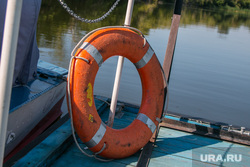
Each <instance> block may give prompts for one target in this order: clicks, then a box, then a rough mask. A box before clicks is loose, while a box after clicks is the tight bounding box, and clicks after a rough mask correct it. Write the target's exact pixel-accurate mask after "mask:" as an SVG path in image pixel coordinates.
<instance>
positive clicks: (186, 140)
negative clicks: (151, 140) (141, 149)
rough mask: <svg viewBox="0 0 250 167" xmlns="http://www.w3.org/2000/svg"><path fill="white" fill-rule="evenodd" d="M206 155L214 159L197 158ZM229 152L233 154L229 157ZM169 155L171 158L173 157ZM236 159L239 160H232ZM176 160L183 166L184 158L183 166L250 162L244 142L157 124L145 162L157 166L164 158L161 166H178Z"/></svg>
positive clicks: (244, 164) (229, 164)
mask: <svg viewBox="0 0 250 167" xmlns="http://www.w3.org/2000/svg"><path fill="white" fill-rule="evenodd" d="M209 155H215V161H209V160H208V161H206V162H202V161H201V160H206V157H207V156H209ZM161 156H162V157H161ZM218 156H221V157H222V158H223V159H224V161H223V160H220V159H216V158H219V157H218ZM230 156H231V157H232V156H234V157H233V159H232V158H230ZM235 156H236V157H235ZM240 156H241V159H240ZM227 157H228V158H227ZM234 158H237V159H234ZM173 159H175V160H174V161H173ZM212 160H213V159H212ZM236 160H238V161H239V160H240V161H239V162H236ZM160 161H162V162H160ZM176 161H178V162H176ZM179 161H180V162H181V163H180V166H183V161H186V163H184V164H185V165H186V166H192V165H193V166H211V165H215V166H248V165H249V164H250V150H249V147H248V146H244V145H239V144H234V143H230V142H224V141H221V140H217V139H213V138H206V137H202V136H198V135H194V134H191V133H186V132H182V131H176V130H173V129H169V128H160V132H159V136H158V139H157V141H156V145H155V148H154V150H153V153H152V156H151V160H150V163H149V164H150V165H151V166H157V165H159V166H161V165H163V164H164V163H166V162H167V163H169V165H168V164H164V165H165V166H173V165H174V166H178V163H179Z"/></svg>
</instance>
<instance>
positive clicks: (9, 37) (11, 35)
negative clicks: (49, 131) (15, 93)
mask: <svg viewBox="0 0 250 167" xmlns="http://www.w3.org/2000/svg"><path fill="white" fill-rule="evenodd" d="M22 4H23V0H8V3H7V10H6V17H5V26H4V35H3V45H2V53H1V66H0V81H1V84H0V126H1V127H0V130H1V131H0V136H1V137H0V165H1V166H2V164H3V158H4V148H5V142H6V131H7V123H8V116H9V106H10V97H11V91H12V81H13V73H14V66H15V59H16V48H17V39H18V33H19V25H20V19H21V10H22Z"/></svg>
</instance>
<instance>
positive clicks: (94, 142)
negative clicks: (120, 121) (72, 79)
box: [84, 122, 106, 148]
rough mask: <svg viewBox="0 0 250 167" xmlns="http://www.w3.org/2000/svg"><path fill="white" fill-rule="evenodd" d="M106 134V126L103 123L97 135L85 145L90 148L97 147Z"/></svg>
mask: <svg viewBox="0 0 250 167" xmlns="http://www.w3.org/2000/svg"><path fill="white" fill-rule="evenodd" d="M105 132H106V125H105V124H104V123H103V122H102V123H101V125H100V127H99V129H98V130H97V132H96V133H95V135H94V136H93V137H92V139H90V140H89V141H88V142H86V143H84V144H85V145H86V146H87V147H88V148H92V147H95V146H96V145H97V144H98V143H99V142H100V141H101V140H102V138H103V136H104V134H105Z"/></svg>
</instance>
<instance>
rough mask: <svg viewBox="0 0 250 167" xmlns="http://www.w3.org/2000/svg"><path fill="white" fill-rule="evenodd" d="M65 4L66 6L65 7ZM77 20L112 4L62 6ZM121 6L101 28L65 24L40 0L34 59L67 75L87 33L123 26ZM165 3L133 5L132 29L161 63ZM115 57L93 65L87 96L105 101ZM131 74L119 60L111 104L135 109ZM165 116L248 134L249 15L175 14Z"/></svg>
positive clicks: (58, 11)
mask: <svg viewBox="0 0 250 167" xmlns="http://www.w3.org/2000/svg"><path fill="white" fill-rule="evenodd" d="M66 2H67V1H66ZM68 3H69V4H68V5H69V6H70V7H71V8H72V9H73V10H74V11H76V13H78V14H79V15H80V16H82V17H85V18H88V19H92V18H96V17H100V16H101V15H102V14H103V13H105V12H106V11H107V10H108V9H109V8H110V6H111V5H112V2H107V1H104V0H98V1H92V0H89V1H79V0H74V1H71V2H70V1H69V2H68ZM126 3H127V1H125V0H122V1H121V2H120V3H119V5H118V6H117V8H116V9H115V10H114V11H113V13H112V14H111V15H110V16H109V17H108V18H107V19H105V20H104V21H102V22H99V23H95V24H86V23H81V22H79V21H77V20H75V19H73V18H72V17H71V16H69V14H68V13H67V12H66V11H65V10H64V9H63V8H62V7H61V6H60V5H59V3H58V2H57V1H54V0H53V1H52V0H48V1H44V2H43V4H42V7H41V12H40V16H39V20H38V27H37V29H38V31H37V40H38V46H39V49H40V58H41V59H42V60H45V61H48V62H50V63H53V64H56V65H58V66H61V67H64V68H68V65H69V59H70V53H71V51H72V49H73V48H74V46H75V45H76V44H77V43H78V41H79V40H80V39H81V38H82V37H83V36H84V35H85V34H86V33H88V32H89V31H91V30H93V29H96V28H99V27H103V26H110V25H123V23H124V18H125V12H126V5H127V4H126ZM173 7H174V6H173V4H168V3H147V2H137V1H136V3H135V6H134V10H133V17H132V24H131V26H132V27H136V28H138V29H140V30H141V31H142V32H143V33H144V34H145V37H146V39H147V40H148V42H149V43H150V45H151V46H152V48H153V49H154V51H155V53H156V55H157V56H158V59H159V61H160V62H161V63H162V62H163V60H164V56H165V51H166V46H167V42H168V36H169V32H170V26H171V17H172V14H173ZM116 63H117V56H114V57H112V58H110V59H108V60H107V61H105V63H104V64H103V65H102V66H101V68H100V70H99V72H98V74H97V78H96V81H95V86H94V94H97V95H102V96H106V97H111V94H112V89H113V82H114V77H115V70H116ZM141 96H142V95H141V83H140V78H139V75H138V73H137V71H136V68H135V67H134V65H133V64H132V63H130V62H129V61H128V60H125V64H124V68H123V73H122V79H121V86H120V91H119V100H122V101H126V102H129V103H133V104H140V102H141ZM168 111H169V112H170V113H175V114H177V115H182V116H188V117H191V118H196V119H201V120H209V121H212V122H213V123H220V124H225V125H235V126H244V127H247V128H250V120H249V118H250V12H244V13H243V12H241V11H227V12H226V11H223V10H221V11H219V10H205V9H197V8H190V7H183V10H182V17H181V23H180V27H179V32H178V39H177V43H176V48H175V54H174V59H173V64H172V69H171V74H170V81H169V107H168Z"/></svg>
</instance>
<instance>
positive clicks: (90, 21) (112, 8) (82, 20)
mask: <svg viewBox="0 0 250 167" xmlns="http://www.w3.org/2000/svg"><path fill="white" fill-rule="evenodd" d="M58 1H59V3H60V4H61V5H62V7H63V8H64V9H65V10H66V11H67V12H68V13H69V14H70V15H71V16H73V17H74V18H76V19H77V20H80V21H81V22H85V23H97V22H99V21H102V20H104V19H105V18H106V17H107V16H108V15H109V14H110V13H111V12H112V11H113V10H114V9H115V7H116V6H117V5H118V3H119V2H120V0H116V2H115V3H114V4H113V6H112V7H111V8H110V9H109V10H108V11H107V12H106V13H105V14H104V15H103V16H101V17H99V18H97V19H93V20H89V19H85V18H82V17H80V16H78V15H77V14H76V13H75V12H74V11H73V10H71V9H70V8H69V7H68V5H67V4H66V3H65V2H64V1H63V0H58Z"/></svg>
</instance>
